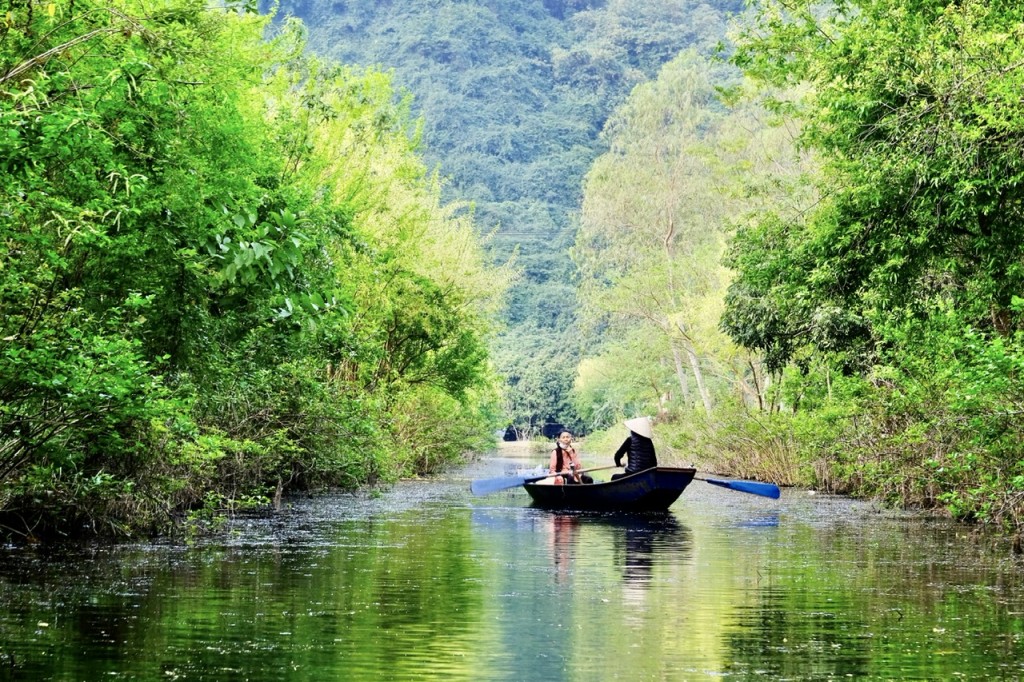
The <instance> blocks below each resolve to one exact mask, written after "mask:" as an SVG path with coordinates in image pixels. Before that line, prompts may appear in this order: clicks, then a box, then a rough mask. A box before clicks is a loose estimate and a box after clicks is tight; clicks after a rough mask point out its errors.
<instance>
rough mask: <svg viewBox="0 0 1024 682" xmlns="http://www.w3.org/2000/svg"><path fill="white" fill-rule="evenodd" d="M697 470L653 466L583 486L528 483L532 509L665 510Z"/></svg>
mask: <svg viewBox="0 0 1024 682" xmlns="http://www.w3.org/2000/svg"><path fill="white" fill-rule="evenodd" d="M696 473H697V470H696V469H692V468H675V467H654V468H652V469H645V470H644V471H638V472H636V473H634V474H630V475H628V476H623V477H621V478H617V479H615V480H614V481H606V482H601V483H590V484H585V485H550V484H545V483H535V482H527V483H524V484H523V488H525V489H526V492H528V493H529V494H530V497H531V498H532V499H533V504H534V506H537V507H543V508H545V509H580V510H589V511H665V510H666V509H668V508H669V506H671V505H672V503H673V502H675V501H676V500H677V499H679V496H680V495H682V494H683V491H684V490H686V486H688V485H690V481H692V480H693V477H694V475H695V474H696Z"/></svg>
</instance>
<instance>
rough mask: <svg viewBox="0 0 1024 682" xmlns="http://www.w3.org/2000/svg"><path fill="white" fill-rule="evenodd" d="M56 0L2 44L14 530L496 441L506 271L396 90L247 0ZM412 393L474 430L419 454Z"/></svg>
mask: <svg viewBox="0 0 1024 682" xmlns="http://www.w3.org/2000/svg"><path fill="white" fill-rule="evenodd" d="M46 7H47V5H44V4H43V3H39V2H28V3H24V4H22V5H21V6H19V7H16V8H13V9H12V10H11V12H10V13H9V15H8V18H7V26H6V29H5V31H4V33H3V34H2V36H0V73H2V74H3V76H0V83H2V85H3V87H4V88H5V97H3V98H0V119H2V121H3V125H2V131H3V134H0V147H2V148H0V156H2V157H3V159H4V161H3V162H2V163H3V164H4V167H3V170H4V173H2V174H0V183H2V190H3V196H4V197H6V200H5V202H4V205H3V207H2V213H0V215H2V220H0V249H2V254H0V255H2V262H3V266H2V267H0V301H2V306H3V309H4V317H3V321H2V323H0V325H2V327H0V358H2V360H0V515H2V517H3V519H4V521H5V522H7V523H8V524H9V525H10V524H11V523H13V522H17V523H19V524H20V526H19V528H17V529H14V528H12V529H11V530H14V531H15V532H24V533H43V532H48V531H60V532H69V531H74V532H77V531H78V530H80V529H81V528H82V525H81V524H83V523H84V524H86V527H87V528H88V529H89V531H99V532H118V533H120V532H133V531H135V530H138V529H142V528H154V527H160V526H162V525H164V524H166V523H167V522H168V521H169V520H170V519H171V518H172V517H173V516H175V515H177V514H179V513H181V512H183V511H185V510H187V509H189V508H192V507H204V508H207V509H209V508H210V506H211V503H212V504H214V505H217V504H224V505H227V506H229V507H234V506H236V504H237V503H241V502H246V503H251V502H253V501H257V502H258V501H259V500H261V499H265V500H266V499H270V497H271V496H273V497H275V498H277V499H279V498H280V495H281V494H282V493H283V492H284V491H285V490H287V489H289V488H291V487H296V486H299V487H302V486H315V485H355V484H360V483H365V482H367V481H374V480H391V479H393V478H395V477H396V476H399V475H403V474H406V473H411V472H413V471H415V470H417V468H418V467H431V468H432V467H436V466H438V465H439V464H440V463H441V462H443V461H448V460H450V459H452V458H456V457H458V456H459V455H461V453H462V452H464V451H465V449H467V448H469V447H473V446H475V445H477V444H478V443H479V438H478V437H477V436H475V435H474V434H473V433H472V431H473V428H474V427H475V428H476V429H477V430H483V431H484V432H489V431H490V426H491V423H489V420H490V419H491V418H492V415H490V414H489V413H488V412H487V410H486V409H485V408H484V406H482V405H477V404H476V401H478V400H492V398H490V397H488V396H489V395H490V393H489V391H488V389H487V387H488V386H489V385H490V382H491V377H490V374H489V370H488V365H487V350H486V349H487V342H488V333H489V330H488V324H487V319H488V318H489V317H490V316H491V315H493V312H494V311H495V310H496V309H497V307H498V306H499V304H500V296H501V293H502V290H503V288H504V286H505V281H506V280H507V279H508V274H507V273H506V272H505V271H503V270H501V269H493V268H487V267H485V259H484V254H483V251H482V246H481V244H480V242H479V240H478V239H477V237H476V236H475V232H474V229H473V226H472V223H471V222H470V219H469V217H467V216H460V215H457V213H458V211H459V208H458V207H448V206H444V205H443V204H442V202H441V196H440V195H441V190H440V187H439V185H438V184H437V182H436V179H434V178H432V177H430V176H429V174H428V173H427V171H426V168H425V166H424V164H423V162H422V161H421V160H420V158H419V157H418V155H417V151H416V144H417V126H416V124H415V123H414V122H413V121H412V119H411V118H410V115H409V111H408V107H407V106H406V105H405V103H403V102H402V101H400V100H396V99H395V97H394V91H393V90H392V88H391V86H390V82H389V80H388V78H387V77H386V76H385V75H383V74H380V73H378V72H373V71H367V72H363V73H357V72H354V71H352V70H351V69H346V68H343V67H340V66H338V65H334V64H330V63H325V62H320V61H318V60H315V59H311V58H307V57H304V56H302V53H303V49H304V42H303V38H302V30H301V27H300V26H298V25H297V24H294V23H290V24H287V25H286V26H285V27H283V30H281V31H279V32H278V34H277V35H276V36H275V37H274V38H273V39H272V40H269V41H267V40H264V39H263V33H264V31H265V29H266V26H267V20H266V19H265V18H261V17H259V16H257V15H255V14H253V13H249V12H245V11H241V10H242V9H243V8H241V7H235V6H229V7H226V8H222V9H220V10H210V9H207V8H206V7H205V4H203V3H200V2H194V1H193V0H180V1H177V2H171V3H166V4H165V5H163V6H162V7H163V8H162V9H159V10H151V9H149V8H148V7H147V5H146V3H135V2H126V3H120V4H119V5H118V6H117V7H114V6H110V5H108V4H106V3H91V2H76V3H74V4H70V5H56V6H55V5H52V4H51V5H49V7H50V8H51V9H52V10H53V11H52V12H47V11H45V9H46ZM399 397H400V398H401V400H399ZM410 406H412V409H416V406H430V407H429V409H426V408H425V409H426V411H425V414H429V415H433V416H434V417H436V418H438V419H441V424H439V425H438V426H437V427H436V428H435V429H433V432H432V433H431V435H430V437H429V441H428V442H430V443H434V442H436V441H437V440H438V439H441V438H443V437H444V435H446V434H447V435H449V436H451V440H450V442H448V443H447V445H446V447H444V448H439V449H438V453H437V455H436V456H434V457H431V458H429V463H428V462H427V460H424V459H406V458H403V457H399V456H397V454H396V453H397V452H398V451H399V450H400V448H398V447H396V446H395V439H396V438H399V437H403V436H404V437H410V438H413V439H416V438H418V437H419V434H421V433H425V432H424V431H422V430H421V431H408V430H405V431H403V432H401V433H399V432H398V431H395V430H393V429H392V425H393V424H394V423H395V421H394V410H399V409H409V408H410ZM460 406H464V407H465V408H466V410H467V413H466V416H465V417H464V418H461V419H452V420H451V423H452V430H451V431H447V430H446V427H445V424H446V423H448V420H449V419H450V418H452V416H453V414H454V413H455V412H457V411H458V409H459V408H460ZM421 446H422V443H418V442H413V443H409V444H406V445H403V447H408V448H411V449H416V448H418V447H421ZM211 501H212V502H211Z"/></svg>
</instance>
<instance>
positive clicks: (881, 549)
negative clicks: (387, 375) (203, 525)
mask: <svg viewBox="0 0 1024 682" xmlns="http://www.w3.org/2000/svg"><path fill="white" fill-rule="evenodd" d="M534 463H536V462H531V464H534ZM513 465H514V462H513V461H512V460H508V459H502V458H499V457H497V456H496V457H492V458H490V459H487V460H485V461H483V462H480V463H478V464H476V465H473V467H471V468H469V469H467V470H465V471H461V472H458V473H456V474H452V475H449V476H445V477H442V478H440V479H432V480H428V481H417V482H407V483H403V484H401V485H398V486H396V487H395V488H394V489H392V490H390V491H388V492H386V493H384V494H383V495H380V496H376V497H374V496H366V495H361V496H349V495H336V496H326V497H318V498H315V499H309V500H293V502H292V507H291V509H290V510H289V511H287V512H285V513H282V514H280V515H278V516H275V517H274V518H270V519H248V520H245V519H240V520H237V521H235V522H234V523H233V524H232V526H231V529H230V532H229V533H228V534H227V535H226V536H222V537H219V538H212V539H204V540H201V541H199V542H197V543H195V544H193V545H187V546H186V545H183V544H171V543H157V544H143V545H139V544H135V545H127V546H95V547H91V548H89V549H87V550H81V549H78V550H74V551H71V550H67V551H64V552H49V553H45V554H44V553H41V552H39V551H37V550H26V549H23V548H13V547H8V548H0V680H5V679H12V680H14V679H19V680H20V679H25V680H119V679H127V680H367V679H393V680H402V679H445V680H448V679H453V680H470V679H472V680H618V679H621V680H702V679H719V678H725V679H737V680H743V679H758V680H831V679H850V678H853V679H918V680H950V679H965V680H976V679H1005V680H1013V679H1024V570H1022V567H1021V565H1020V564H1019V563H1015V562H1014V561H1012V560H1011V559H1010V558H1009V556H1008V555H1007V553H1006V550H1005V547H1002V546H998V545H995V544H994V543H987V542H981V543H978V542H967V541H966V532H967V531H966V530H965V529H963V528H962V527H958V526H955V525H952V524H948V523H945V522H937V521H928V520H922V519H916V518H913V517H901V516H894V515H892V514H882V513H879V512H878V510H877V509H876V508H874V507H872V506H870V505H866V504H860V503H853V502H850V501H847V500H842V499H838V498H831V497H827V496H820V495H819V496H815V495H810V494H808V493H807V492H805V491H784V492H783V497H782V499H781V500H768V499H764V498H760V497H754V496H751V495H745V494H742V493H736V492H732V491H729V490H723V489H721V488H716V487H714V486H710V485H707V484H704V483H700V482H696V481H695V482H694V483H693V484H692V485H691V486H690V488H689V489H688V490H687V491H686V492H685V493H684V494H683V497H682V498H681V499H680V500H679V501H678V502H676V504H675V505H673V507H672V509H671V511H670V512H669V513H668V514H667V515H662V516H643V515H641V516H608V515H595V514H558V513H552V512H546V511H542V510H537V509H533V508H531V507H530V505H529V498H528V497H527V496H526V494H525V492H523V491H522V490H521V489H518V488H517V489H514V490H511V491H508V492H502V493H498V494H495V495H491V496H488V497H472V496H471V495H470V494H469V492H468V484H469V481H470V480H471V479H473V478H489V477H493V476H498V475H502V474H503V473H504V472H505V471H507V470H509V468H510V467H511V466H513Z"/></svg>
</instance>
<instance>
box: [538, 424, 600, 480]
mask: <svg viewBox="0 0 1024 682" xmlns="http://www.w3.org/2000/svg"><path fill="white" fill-rule="evenodd" d="M582 469H583V464H582V462H581V461H580V456H579V453H577V452H576V448H575V447H573V444H572V433H570V432H569V431H562V432H560V433H559V434H558V440H556V441H555V449H554V450H552V451H551V463H550V464H549V465H548V473H550V474H562V475H561V476H555V477H554V478H553V479H552V483H554V484H555V485H564V484H566V483H593V482H594V479H593V478H591V477H590V476H587V475H586V474H581V473H579V472H580V471H581V470H582Z"/></svg>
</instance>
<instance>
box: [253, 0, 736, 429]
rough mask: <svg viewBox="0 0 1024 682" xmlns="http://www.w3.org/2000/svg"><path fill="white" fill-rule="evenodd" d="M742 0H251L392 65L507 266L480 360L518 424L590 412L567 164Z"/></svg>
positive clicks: (432, 146) (575, 423) (332, 43)
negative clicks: (579, 383) (509, 278)
mask: <svg viewBox="0 0 1024 682" xmlns="http://www.w3.org/2000/svg"><path fill="white" fill-rule="evenodd" d="M742 6H743V2H742V0H675V1H672V2H666V1H665V0H610V1H607V2H604V1H602V2H580V1H578V0H546V1H542V0H504V1H502V2H481V1H479V0H462V1H451V0H446V1H444V2H435V1H433V0H410V1H408V2H401V3H396V2H390V1H387V0H350V1H347V2H336V1H330V0H282V1H281V2H280V3H273V2H270V0H263V2H262V3H261V8H262V9H263V10H265V11H269V10H271V9H273V8H275V7H276V8H277V12H278V17H279V19H283V18H284V17H288V16H295V17H298V18H300V19H302V20H303V22H304V24H305V25H306V26H307V27H308V32H309V45H310V49H311V50H312V51H314V52H315V53H316V54H319V55H325V56H329V57H331V58H333V59H336V60H338V61H340V62H342V63H346V64H359V65H365V66H370V67H373V68H377V69H381V70H384V71H387V72H391V73H394V77H395V83H396V85H397V86H399V87H401V88H402V89H404V90H406V91H408V92H409V93H411V95H412V106H413V108H414V110H415V112H416V113H417V114H419V115H421V116H422V117H423V152H424V157H425V158H426V160H427V161H428V163H431V164H433V165H435V166H436V167H438V168H439V169H440V171H441V173H442V175H443V176H444V177H445V179H446V182H447V184H446V186H445V189H444V192H445V196H446V197H447V198H450V199H452V200H458V201H461V202H467V203H469V204H470V205H471V207H472V211H473V215H474V219H475V223H476V224H477V225H478V229H480V230H481V232H482V234H486V235H489V240H488V245H487V247H488V253H489V255H490V258H491V260H492V262H494V263H498V264H501V263H510V262H511V264H512V265H513V266H514V267H515V269H516V270H517V272H518V273H519V277H518V279H517V280H516V282H515V283H514V285H513V287H512V289H511V291H510V292H509V296H508V299H507V304H506V307H505V309H504V310H503V313H502V315H501V319H502V323H503V329H502V333H501V334H500V335H499V336H498V338H497V340H496V343H495V344H494V346H493V348H494V361H495V364H496V367H497V369H498V371H499V373H500V374H501V376H502V377H503V381H504V390H503V393H502V395H503V396H504V401H503V408H504V412H505V414H506V415H507V417H508V423H511V424H512V425H514V427H515V429H516V431H517V433H519V434H520V436H521V437H530V436H531V435H533V434H535V433H536V432H537V431H538V429H539V428H540V427H541V426H542V425H543V424H544V423H547V422H558V423H564V424H567V425H569V426H571V427H572V428H574V429H575V430H577V431H580V430H584V431H589V430H591V429H592V428H593V426H594V425H593V424H591V423H590V421H589V420H587V419H585V418H584V417H583V415H580V414H578V413H577V410H576V405H575V403H574V401H573V400H572V399H571V395H572V385H573V377H574V375H575V370H576V367H577V365H578V364H579V361H580V358H581V354H583V353H585V352H586V350H587V348H588V346H590V345H591V337H590V336H588V335H584V334H580V333H578V332H577V331H576V330H577V329H578V327H579V321H578V315H577V312H578V303H577V300H576V281H575V279H576V271H577V270H576V265H575V264H574V263H573V261H572V260H571V259H570V258H569V250H570V248H571V247H572V245H573V242H574V240H575V233H576V216H577V215H578V212H579V207H580V204H581V201H582V186H583V177H584V176H585V174H586V172H587V171H588V169H589V168H590V165H591V164H592V163H593V161H594V159H595V158H596V157H597V156H598V155H599V154H600V153H602V152H603V151H604V150H605V149H606V148H607V142H606V141H605V140H604V139H603V138H602V137H601V131H602V130H603V128H604V125H605V122H606V121H607V119H608V117H609V116H610V115H611V113H612V111H613V110H614V109H615V107H616V106H618V105H620V104H621V103H622V102H624V101H625V98H626V97H627V95H628V94H629V92H630V91H631V90H632V89H633V87H635V86H636V85H638V84H640V83H643V82H646V81H648V80H650V79H652V78H654V77H655V76H656V75H657V73H658V70H659V69H660V68H661V67H662V65H664V64H665V63H667V62H669V61H670V60H671V59H672V58H673V57H675V55H677V54H678V53H679V52H680V51H682V50H684V49H687V48H691V49H695V50H697V51H698V52H699V53H700V54H703V55H705V56H709V57H710V56H711V55H713V54H714V53H715V51H716V48H717V45H718V43H719V42H720V41H722V40H724V39H725V36H726V28H727V26H728V20H729V17H730V16H731V15H732V13H734V12H735V11H737V10H739V9H741V8H742Z"/></svg>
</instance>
